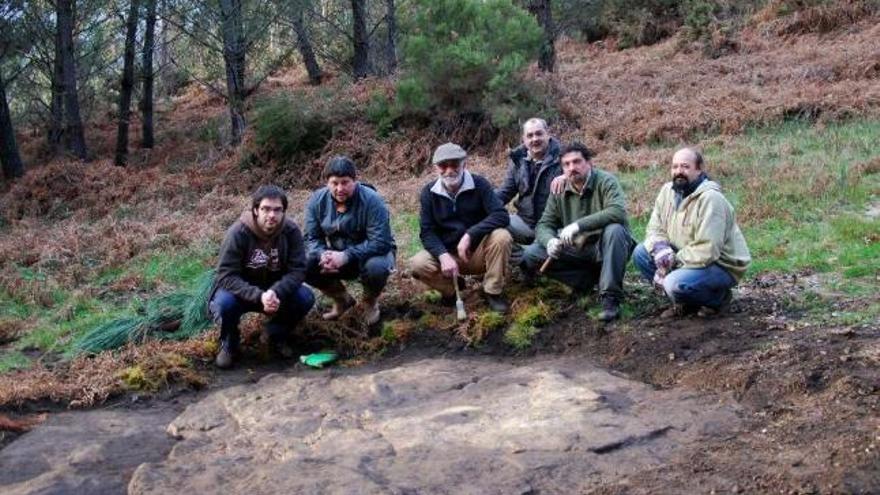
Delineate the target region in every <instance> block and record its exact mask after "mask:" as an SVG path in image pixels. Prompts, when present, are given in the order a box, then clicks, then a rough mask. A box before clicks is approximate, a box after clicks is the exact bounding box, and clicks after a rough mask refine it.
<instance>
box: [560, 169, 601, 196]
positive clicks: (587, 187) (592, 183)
mask: <svg viewBox="0 0 880 495" xmlns="http://www.w3.org/2000/svg"><path fill="white" fill-rule="evenodd" d="M596 180H597V179H596V168H595V167H593V168H591V169H590V176H589V177H587V182H586V183H585V184H584V188H583V190H581V192H577V191H576V190H575V188H574V183H573V182H572V181H570V180H568V179H566V180H565V192H567V193H568V192H570V193H572V194H581V195H582V194H583V193H584V192H586V191H592V190H593V189H594V188H595V187H596Z"/></svg>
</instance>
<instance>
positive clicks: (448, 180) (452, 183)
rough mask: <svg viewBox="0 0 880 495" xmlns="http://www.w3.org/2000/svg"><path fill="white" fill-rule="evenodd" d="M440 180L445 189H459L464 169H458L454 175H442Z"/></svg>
mask: <svg viewBox="0 0 880 495" xmlns="http://www.w3.org/2000/svg"><path fill="white" fill-rule="evenodd" d="M441 179H442V180H443V185H444V186H445V187H446V189H455V188H457V187H459V186H460V185H461V183H462V181H463V180H464V169H463V168H462V169H459V171H458V173H457V174H456V175H452V176H447V175H443V176H442V177H441Z"/></svg>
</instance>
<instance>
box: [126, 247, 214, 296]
mask: <svg viewBox="0 0 880 495" xmlns="http://www.w3.org/2000/svg"><path fill="white" fill-rule="evenodd" d="M213 256H216V252H210V253H209V252H207V250H204V251H198V250H187V251H184V252H183V253H180V254H174V255H169V254H168V253H156V254H153V255H151V256H150V257H148V258H147V259H146V260H145V261H144V262H143V264H142V265H140V266H138V267H137V268H136V270H137V271H138V272H140V273H141V275H142V276H143V279H144V281H145V282H147V283H151V284H159V283H161V284H165V285H169V286H172V287H184V286H187V285H190V284H192V283H193V282H194V281H195V280H196V279H198V277H199V276H201V275H202V274H203V273H205V270H207V268H208V262H207V261H208V260H209V259H211V258H212V257H213Z"/></svg>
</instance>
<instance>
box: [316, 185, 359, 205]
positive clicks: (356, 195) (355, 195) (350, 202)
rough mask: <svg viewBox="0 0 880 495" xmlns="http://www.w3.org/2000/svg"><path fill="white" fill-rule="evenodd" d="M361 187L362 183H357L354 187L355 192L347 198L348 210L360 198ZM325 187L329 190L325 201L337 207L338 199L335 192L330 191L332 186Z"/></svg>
mask: <svg viewBox="0 0 880 495" xmlns="http://www.w3.org/2000/svg"><path fill="white" fill-rule="evenodd" d="M361 187H362V185H361V183H360V182H358V183H357V185H355V187H354V193H352V195H351V196H349V197H348V199H346V200H345V208H346V210H349V211H350V210H351V208H352V206H353V205H354V204H355V203H356V202H357V201H358V200H359V199H360V197H361ZM324 189H325V190H326V192H327V197H326V198H325V201H326V202H327V204H328V205H330V207H331V208H333V209H335V208H336V200H335V199H333V193H331V192H330V188H329V187H327V186H324Z"/></svg>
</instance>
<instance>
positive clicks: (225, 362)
mask: <svg viewBox="0 0 880 495" xmlns="http://www.w3.org/2000/svg"><path fill="white" fill-rule="evenodd" d="M214 364H215V365H216V366H217V367H218V368H220V369H221V370H226V369H229V368H231V367H232V353H231V352H229V349H227V348H226V347H221V348H220V352H218V353H217V358H216V359H214Z"/></svg>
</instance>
